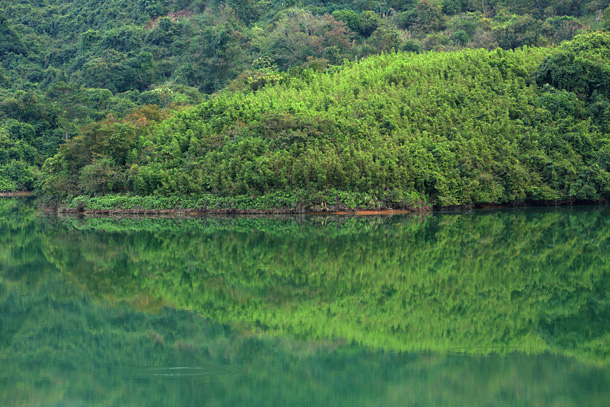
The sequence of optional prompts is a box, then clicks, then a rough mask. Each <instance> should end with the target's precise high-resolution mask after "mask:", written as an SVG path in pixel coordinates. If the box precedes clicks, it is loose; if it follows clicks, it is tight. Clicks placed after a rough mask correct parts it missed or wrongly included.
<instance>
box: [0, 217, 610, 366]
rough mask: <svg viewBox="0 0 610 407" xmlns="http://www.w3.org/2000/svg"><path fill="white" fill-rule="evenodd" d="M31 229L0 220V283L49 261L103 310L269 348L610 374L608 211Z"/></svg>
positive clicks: (59, 222)
mask: <svg viewBox="0 0 610 407" xmlns="http://www.w3.org/2000/svg"><path fill="white" fill-rule="evenodd" d="M8 209H9V210H11V209H10V208H8ZM26 215H27V214H26ZM20 216H22V215H20ZM29 216H30V220H29V221H23V220H15V216H14V215H11V214H10V212H9V214H8V215H7V216H4V217H3V218H2V219H4V220H3V224H2V230H3V231H5V232H3V234H2V236H0V242H2V243H3V244H2V247H1V248H0V259H6V260H2V262H3V263H2V264H3V267H2V269H3V270H5V276H6V278H10V276H11V273H12V272H14V271H19V270H27V269H32V268H35V266H30V267H25V263H24V262H33V263H32V264H34V265H35V264H38V263H43V264H48V265H47V266H46V267H47V268H48V269H49V270H59V271H60V272H61V273H62V275H63V276H64V277H66V278H68V279H70V280H71V281H73V282H74V283H75V284H76V285H77V286H79V287H82V288H83V289H84V290H86V291H87V292H89V293H90V294H91V295H95V296H96V297H99V298H103V299H106V300H108V301H110V302H113V303H115V302H117V301H118V302H121V301H124V302H128V303H131V304H133V305H134V306H137V307H139V308H140V309H142V310H148V311H155V310H159V309H160V308H161V307H162V306H164V305H165V306H170V307H172V308H178V309H187V310H192V311H195V312H197V313H198V314H200V315H203V316H207V317H210V318H211V319H212V320H214V321H217V322H221V323H232V324H234V323H242V324H245V325H246V326H250V327H255V328H256V329H257V330H258V331H259V332H264V333H267V334H270V335H280V336H282V335H289V336H291V337H297V338H302V339H307V340H309V339H316V340H326V339H328V338H343V339H345V340H347V341H348V342H349V343H358V344H363V345H367V346H369V347H373V348H382V349H386V350H393V351H434V352H439V353H460V354H471V355H486V354H490V353H495V354H509V353H514V352H518V353H527V354H536V355H537V354H544V353H548V352H550V353H553V354H559V355H564V356H574V357H576V358H577V359H578V360H581V361H587V362H591V363H595V364H599V365H608V363H610V348H609V347H608V339H609V335H610V331H609V326H608V323H607V321H608V319H609V318H610V297H609V293H610V287H609V284H610V278H609V277H610V276H609V275H608V273H609V270H610V264H609V258H608V253H609V252H610V224H609V223H610V214H609V213H608V210H607V209H598V208H576V209H573V210H531V209H530V210H522V211H514V210H513V211H501V212H493V213H485V212H477V213H476V214H451V215H449V214H448V215H435V216H423V217H405V216H399V217H377V218H362V217H361V218H345V217H343V218H341V217H337V218H332V217H293V218H284V217H282V218H271V219H268V218H243V217H242V218H206V219H99V218H98V219H79V218H54V217H46V216H38V218H36V217H32V214H30V215H29ZM28 254H29V255H28ZM41 256H42V260H36V259H40V258H41ZM18 264H22V265H23V266H21V267H19V266H18ZM30 284H34V282H31V283H30Z"/></svg>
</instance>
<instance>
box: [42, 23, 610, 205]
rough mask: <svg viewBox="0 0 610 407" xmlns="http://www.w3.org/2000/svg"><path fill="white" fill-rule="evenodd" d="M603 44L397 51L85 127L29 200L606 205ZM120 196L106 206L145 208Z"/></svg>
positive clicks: (582, 40)
mask: <svg viewBox="0 0 610 407" xmlns="http://www.w3.org/2000/svg"><path fill="white" fill-rule="evenodd" d="M608 50H610V35H608V34H607V33H596V34H590V35H587V36H581V37H578V38H577V39H576V40H575V41H574V42H570V43H566V44H565V45H564V46H563V47H561V48H560V49H559V50H557V51H553V52H551V51H550V50H548V49H541V48H525V49H522V50H517V51H502V50H496V51H492V52H490V51H486V50H463V51H458V52H453V53H428V54H423V55H412V54H400V53H399V54H386V55H381V56H376V57H371V58H369V59H366V60H364V61H362V62H360V63H356V64H348V65H347V66H345V67H343V68H340V69H336V70H335V71H330V72H327V73H324V74H320V73H315V72H312V71H304V72H303V73H302V74H301V75H300V76H299V77H296V78H292V79H290V80H286V81H284V83H283V84H279V85H276V86H267V87H264V88H263V89H261V90H259V91H257V92H250V93H236V94H233V95H228V96H224V97H218V98H216V99H213V100H210V101H208V102H205V103H203V104H202V105H200V106H199V107H197V108H194V109H190V110H186V111H183V112H180V113H178V114H176V115H175V116H174V117H172V118H169V119H167V120H165V121H162V122H161V123H157V124H153V125H149V126H140V127H138V126H136V125H134V124H128V123H106V124H105V126H106V127H104V125H98V126H97V127H92V128H90V129H89V131H87V132H84V133H83V134H81V135H80V136H78V137H77V138H75V139H74V140H73V141H72V142H71V143H68V144H67V145H65V146H64V147H65V148H63V149H62V150H61V151H60V153H59V154H58V155H57V156H56V157H55V158H53V159H52V160H49V161H48V162H47V164H46V166H45V174H46V175H45V177H44V179H43V183H42V192H43V194H45V195H46V196H48V197H50V198H51V199H52V200H55V201H56V202H57V201H61V200H64V201H65V200H66V199H69V198H70V197H73V196H75V195H90V196H94V195H104V194H105V195H108V194H116V193H120V194H131V195H138V196H155V197H174V198H173V199H170V200H169V201H164V203H163V202H161V203H159V202H160V201H159V202H157V203H155V205H160V206H164V205H165V206H167V205H169V206H174V205H178V206H181V205H182V206H184V205H186V206H189V207H201V206H211V205H221V206H229V207H231V206H232V207H265V208H267V207H290V206H296V205H303V206H316V205H325V204H336V203H339V204H341V205H342V206H346V207H412V206H422V205H438V206H452V205H469V204H477V203H517V202H523V201H527V200H532V201H559V200H604V199H608V198H610V173H609V172H608V171H609V170H610V140H609V138H608V128H609V127H608V123H607V119H606V118H607V117H609V116H608V113H609V112H610V110H608V106H610V105H609V104H608V96H609V95H608V87H607V83H608V77H610V76H608V72H609V71H608V66H609V64H608V61H610V57H609V56H608ZM562 55H563V56H562ZM547 56H548V58H546V59H545V57H547ZM543 61H544V62H543ZM571 69H576V70H577V72H581V73H582V74H577V75H576V76H574V75H573V76H574V77H572V76H570V74H569V72H571V71H570V70H571ZM595 69H597V70H595ZM579 70H580V71H579ZM566 72H568V73H566ZM586 72H589V74H586ZM562 75H563V76H562ZM545 78H550V79H545ZM553 78H555V79H557V80H558V82H557V83H553V84H554V85H555V86H557V87H558V88H562V87H563V88H565V89H558V88H555V87H553V86H551V85H549V84H548V83H546V82H548V81H549V80H554V79H553ZM574 78H578V81H580V82H578V83H575V82H574V80H575V79H574ZM536 80H538V83H536ZM108 126H110V127H112V126H115V130H108ZM116 126H119V127H116ZM121 126H122V127H121ZM125 126H130V127H129V128H127V127H125ZM118 128H121V129H122V130H121V131H122V132H123V133H122V134H121V133H120V132H119V131H116V129H118ZM129 129H131V130H129ZM130 131H131V132H130ZM219 197H220V201H219V200H218V198H219ZM106 201H107V202H108V201H109V199H108V198H106ZM90 202H92V201H90ZM96 202H98V203H99V202H101V201H100V200H99V199H98V200H97V201H96ZM122 202H123V203H118V201H116V200H114V201H113V203H112V204H110V205H114V206H116V205H117V204H118V205H119V206H129V205H132V206H133V205H136V206H138V205H142V202H141V200H137V199H136V200H133V199H132V200H130V201H129V202H127V201H125V200H123V201H122ZM151 205H152V204H151Z"/></svg>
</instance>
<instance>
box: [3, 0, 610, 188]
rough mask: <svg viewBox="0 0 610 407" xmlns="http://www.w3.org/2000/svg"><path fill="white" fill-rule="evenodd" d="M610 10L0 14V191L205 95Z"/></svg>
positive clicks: (565, 2) (559, 27)
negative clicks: (78, 145) (81, 146)
mask: <svg viewBox="0 0 610 407" xmlns="http://www.w3.org/2000/svg"><path fill="white" fill-rule="evenodd" d="M609 3H610V2H609V1H608V0H592V1H570V0H550V1H513V0H505V1H494V0H488V1H470V0H451V1H450V0H448V1H444V2H440V1H435V0H420V1H415V0H405V1H396V0H388V1H353V0H337V1H335V2H322V1H315V0H303V1H287V2H281V3H279V2H268V1H255V0H232V1H227V2H222V1H215V0H212V1H202V0H194V1H191V0H175V1H170V0H139V1H118V0H105V1H96V2H92V1H88V0H72V1H61V2H60V1H56V0H42V1H37V2H31V1H25V0H15V1H11V2H5V3H3V4H2V5H0V191H11V190H31V189H33V188H34V187H35V185H36V182H37V181H36V180H37V179H38V178H39V171H40V168H41V166H42V164H43V163H44V161H45V160H46V159H47V158H49V157H51V156H53V155H54V154H55V153H56V152H57V149H58V147H59V145H61V144H63V143H65V142H66V141H67V140H71V139H73V138H75V137H76V136H77V135H79V134H80V135H81V136H83V135H86V134H87V133H91V132H95V131H97V130H95V129H99V128H105V129H106V130H105V131H107V132H110V133H113V134H114V132H115V130H116V128H119V127H120V128H122V129H124V131H126V132H130V131H131V130H125V129H126V128H131V127H134V128H138V129H141V128H148V124H151V123H155V122H159V121H162V120H163V119H164V118H165V117H169V116H172V115H173V114H174V112H177V111H180V110H182V109H183V108H184V106H188V105H197V104H199V103H201V102H202V101H204V100H206V99H209V98H210V95H214V97H215V96H216V95H218V94H219V93H220V94H230V93H235V92H238V93H239V92H252V91H254V92H256V91H258V90H259V89H260V88H264V87H266V86H268V85H274V84H278V85H280V86H285V85H286V84H288V83H292V82H295V81H297V82H298V81H301V80H303V78H305V77H310V76H312V75H314V76H315V75H319V74H320V73H322V72H325V71H326V70H328V69H330V70H331V73H330V74H331V75H332V74H333V72H336V71H337V68H334V67H336V66H340V65H343V64H344V62H346V61H354V60H359V59H363V58H365V57H369V56H371V55H375V54H380V53H389V52H392V50H395V51H405V52H408V53H426V52H455V51H459V50H461V49H464V48H482V49H488V50H493V49H495V48H498V47H499V48H502V49H505V50H509V49H515V48H519V47H523V46H529V47H533V46H542V47H545V46H550V45H553V44H558V43H560V42H561V41H564V40H569V39H571V38H573V36H574V35H575V34H576V33H578V32H580V31H587V30H589V31H591V30H597V29H602V28H604V27H605V26H607V25H608V24H610V11H607V10H608V5H609ZM605 10H606V12H605V14H604V11H605ZM229 98H230V96H229ZM151 105H152V106H151ZM310 119H312V120H313V118H310ZM119 133H120V131H119ZM85 137H86V136H85ZM117 137H121V136H117ZM134 137H135V138H136V139H139V137H140V135H137V136H135V135H134ZM119 148H120V147H119ZM102 155H104V154H102ZM132 155H133V154H132ZM111 159H112V160H113V165H114V164H116V165H119V166H122V165H125V163H126V162H125V161H124V160H123V159H122V158H118V159H117V158H115V157H114V156H113V157H111ZM117 160H118V161H117ZM132 163H133V162H132ZM73 175H74V177H76V178H78V177H79V176H80V175H79V174H78V173H75V174H73ZM77 183H78V182H77ZM74 191H76V190H74ZM125 191H128V190H127V189H122V190H121V192H125ZM210 191H211V190H210ZM105 192H107V191H105ZM95 193H96V194H97V193H100V191H95ZM231 193H232V192H231Z"/></svg>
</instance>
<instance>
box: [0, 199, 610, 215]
mask: <svg viewBox="0 0 610 407" xmlns="http://www.w3.org/2000/svg"><path fill="white" fill-rule="evenodd" d="M29 195H30V194H25V195H13V196H29ZM0 196H2V195H0ZM608 204H610V201H608V200H599V201H582V200H581V201H567V200H566V201H552V202H549V201H525V202H518V203H506V204H496V203H482V204H469V205H456V206H446V207H440V206H422V207H410V208H404V207H402V208H391V207H386V208H375V207H372V208H346V207H344V206H342V205H334V206H327V207H317V206H311V207H305V206H298V207H293V208H273V209H254V208H252V209H237V208H215V209H212V208H172V209H144V208H131V209H125V208H112V209H87V208H66V207H48V206H43V207H41V209H42V210H43V211H44V212H47V213H56V214H60V215H85V216H159V215H161V216H187V217H199V216H208V215H334V216H376V215H380V216H390V215H407V214H421V213H434V212H441V213H442V212H453V211H471V210H477V211H485V210H498V209H515V208H535V207H539V208H542V207H570V206H597V205H608Z"/></svg>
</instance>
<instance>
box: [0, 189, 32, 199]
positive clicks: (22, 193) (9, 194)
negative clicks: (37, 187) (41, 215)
mask: <svg viewBox="0 0 610 407" xmlns="http://www.w3.org/2000/svg"><path fill="white" fill-rule="evenodd" d="M33 194H34V193H33V192H28V191H16V192H0V198H13V197H17V196H33Z"/></svg>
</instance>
